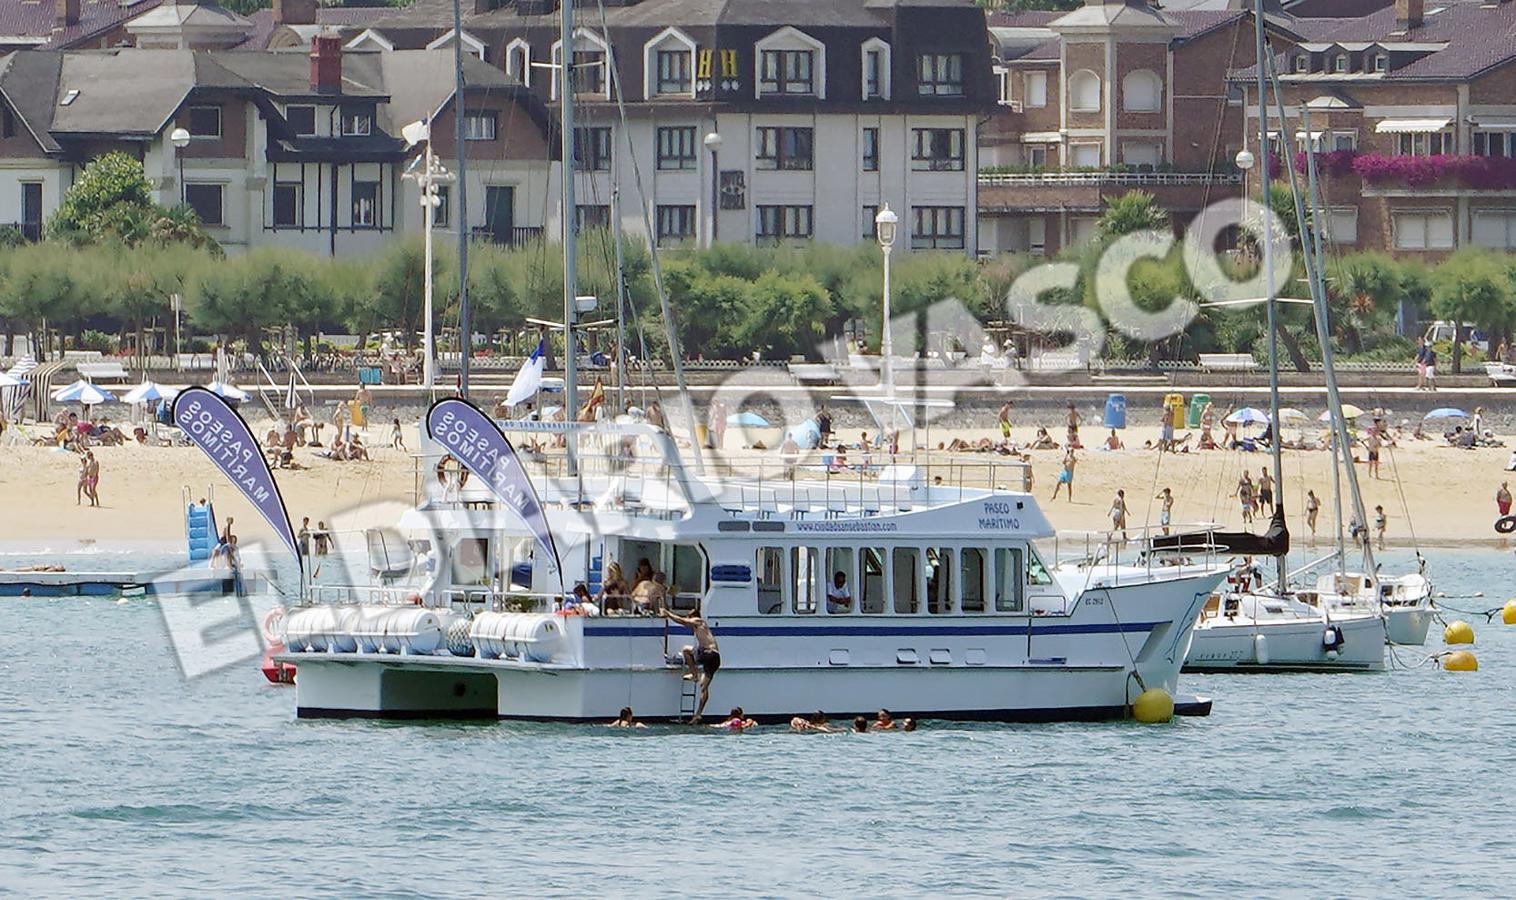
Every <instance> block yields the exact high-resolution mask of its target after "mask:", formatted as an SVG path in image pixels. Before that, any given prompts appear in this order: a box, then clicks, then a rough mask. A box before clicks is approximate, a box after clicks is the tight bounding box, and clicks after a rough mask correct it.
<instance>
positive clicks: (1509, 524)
mask: <svg viewBox="0 0 1516 900" xmlns="http://www.w3.org/2000/svg"><path fill="white" fill-rule="evenodd" d="M1495 530H1496V531H1498V532H1500V533H1501V534H1510V533H1511V532H1513V531H1516V516H1501V517H1500V518H1498V519H1496V520H1495Z"/></svg>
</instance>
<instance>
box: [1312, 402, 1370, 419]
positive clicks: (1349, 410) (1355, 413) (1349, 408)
mask: <svg viewBox="0 0 1516 900" xmlns="http://www.w3.org/2000/svg"><path fill="white" fill-rule="evenodd" d="M1361 415H1363V410H1361V409H1359V408H1358V407H1356V406H1354V405H1353V404H1351V403H1344V404H1342V417H1343V418H1344V419H1356V418H1358V417H1359V416H1361ZM1316 421H1318V422H1330V421H1332V411H1331V410H1330V409H1329V410H1326V411H1325V412H1323V413H1322V414H1321V415H1319V416H1317V417H1316Z"/></svg>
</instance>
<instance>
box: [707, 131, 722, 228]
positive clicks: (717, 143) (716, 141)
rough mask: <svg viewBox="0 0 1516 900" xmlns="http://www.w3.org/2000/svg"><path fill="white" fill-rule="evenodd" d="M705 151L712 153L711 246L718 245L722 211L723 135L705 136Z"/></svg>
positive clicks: (712, 134) (712, 133)
mask: <svg viewBox="0 0 1516 900" xmlns="http://www.w3.org/2000/svg"><path fill="white" fill-rule="evenodd" d="M705 149H707V150H709V151H711V245H712V246H714V245H715V243H716V222H717V219H718V218H719V217H720V210H721V166H720V165H718V163H719V161H720V157H719V156H718V155H717V154H718V153H719V152H720V150H721V135H720V134H719V133H717V132H714V131H712V132H711V133H710V134H707V135H706V136H705Z"/></svg>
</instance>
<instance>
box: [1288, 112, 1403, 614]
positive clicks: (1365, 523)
mask: <svg viewBox="0 0 1516 900" xmlns="http://www.w3.org/2000/svg"><path fill="white" fill-rule="evenodd" d="M1282 102H1283V98H1281V104H1282ZM1300 114H1301V127H1303V128H1304V129H1305V133H1306V136H1307V138H1306V151H1305V160H1306V178H1307V179H1308V185H1309V194H1310V200H1311V222H1312V223H1313V224H1312V226H1311V232H1312V234H1313V236H1314V244H1313V246H1314V248H1315V252H1314V253H1313V254H1308V255H1307V257H1306V261H1307V264H1308V267H1307V274H1308V275H1309V276H1310V278H1311V300H1312V303H1311V308H1312V310H1313V311H1314V312H1315V315H1316V340H1317V341H1319V342H1320V344H1321V367H1322V369H1323V370H1324V371H1325V373H1326V383H1327V402H1328V403H1329V404H1330V407H1331V411H1332V427H1333V429H1334V439H1333V443H1335V444H1336V445H1337V448H1338V451H1337V453H1334V454H1333V459H1332V464H1333V465H1334V466H1335V465H1336V464H1337V459H1338V454H1339V453H1340V454H1341V460H1342V467H1343V469H1344V470H1345V471H1346V474H1347V482H1348V493H1349V494H1350V496H1351V499H1352V509H1353V513H1354V516H1355V518H1356V519H1357V522H1358V527H1359V529H1360V534H1361V535H1362V537H1363V540H1362V544H1363V568H1364V574H1365V575H1366V576H1368V578H1369V581H1370V583H1371V584H1374V585H1376V586H1377V585H1378V583H1379V575H1378V573H1377V572H1376V571H1375V566H1374V543H1373V540H1372V539H1371V537H1372V536H1371V535H1370V533H1369V520H1368V516H1367V514H1366V511H1365V510H1364V506H1363V492H1362V490H1361V489H1360V488H1359V485H1358V472H1357V471H1356V470H1355V469H1354V468H1353V445H1352V444H1351V443H1350V442H1349V438H1348V420H1347V416H1345V415H1343V413H1342V396H1341V395H1340V394H1339V393H1338V390H1337V371H1336V366H1335V364H1334V359H1335V354H1334V352H1333V350H1332V333H1331V331H1330V330H1329V326H1330V323H1329V322H1328V320H1327V305H1326V275H1325V273H1324V271H1323V260H1322V256H1321V228H1320V225H1319V222H1320V220H1319V218H1317V217H1318V216H1320V215H1321V205H1320V203H1319V202H1318V201H1319V195H1318V194H1317V185H1316V150H1315V148H1314V147H1313V146H1312V145H1311V141H1310V134H1311V112H1310V109H1309V108H1307V107H1306V106H1301V108H1300ZM1293 184H1294V181H1293V178H1292V180H1291V185H1292V186H1293ZM1295 204H1296V206H1297V207H1298V206H1299V205H1300V196H1299V193H1298V192H1297V193H1296V196H1295ZM1297 216H1298V217H1299V219H1300V222H1301V224H1302V225H1304V223H1305V218H1304V217H1303V216H1299V214H1298V213H1297ZM1301 243H1302V245H1303V244H1304V243H1305V242H1304V241H1302V242H1301ZM1312 269H1314V271H1312ZM1338 502H1339V503H1341V498H1340V497H1339V498H1338ZM1337 539H1338V541H1341V540H1342V531H1341V519H1340V518H1339V520H1338V532H1337ZM1339 553H1340V554H1341V555H1345V551H1344V550H1343V549H1342V548H1341V547H1340V545H1339Z"/></svg>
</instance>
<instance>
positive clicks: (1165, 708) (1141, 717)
mask: <svg viewBox="0 0 1516 900" xmlns="http://www.w3.org/2000/svg"><path fill="white" fill-rule="evenodd" d="M1132 716H1133V718H1135V719H1136V720H1137V721H1139V722H1148V723H1155V722H1167V721H1168V720H1170V719H1172V718H1174V698H1173V697H1170V696H1169V692H1168V691H1166V690H1164V689H1163V688H1148V689H1147V690H1145V691H1143V692H1142V693H1140V694H1138V695H1137V699H1136V700H1134V701H1132Z"/></svg>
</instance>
